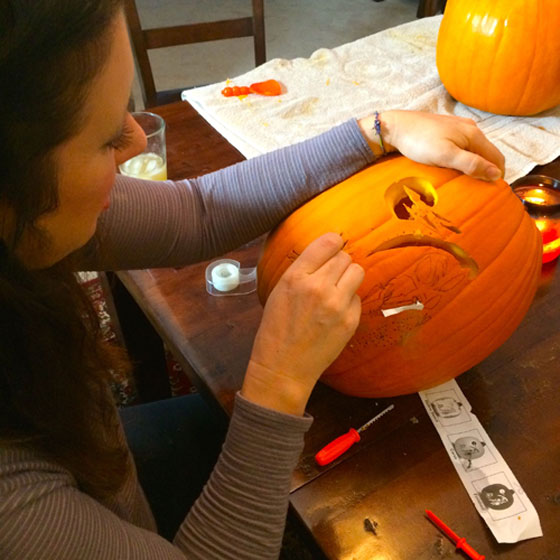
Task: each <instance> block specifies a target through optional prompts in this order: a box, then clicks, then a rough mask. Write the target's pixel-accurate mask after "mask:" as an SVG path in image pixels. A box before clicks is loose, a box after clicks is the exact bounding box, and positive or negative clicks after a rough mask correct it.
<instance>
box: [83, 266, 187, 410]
mask: <svg viewBox="0 0 560 560" xmlns="http://www.w3.org/2000/svg"><path fill="white" fill-rule="evenodd" d="M79 279H80V282H81V283H82V286H83V287H84V289H85V291H86V293H87V295H88V296H89V298H90V300H91V302H92V304H93V307H94V309H95V311H96V313H97V316H98V317H99V323H100V325H101V331H102V333H103V336H104V337H105V339H106V340H108V341H110V342H116V343H119V342H120V340H121V337H120V336H119V335H118V334H117V329H116V327H115V321H114V320H113V318H112V317H111V314H110V313H109V306H108V304H107V297H106V294H105V290H104V286H103V283H102V281H101V278H100V276H99V274H98V273H97V272H80V273H79ZM164 350H165V361H166V369H167V375H168V377H169V386H170V388H171V395H172V396H173V397H176V396H179V395H187V394H189V393H194V392H196V389H195V387H194V385H193V384H192V383H191V382H190V380H189V378H188V377H187V375H186V374H185V372H184V371H183V369H182V368H181V366H180V365H179V363H178V362H177V361H176V360H175V358H174V357H173V355H172V354H171V352H170V351H169V350H168V349H167V348H164ZM111 389H112V391H113V395H114V397H115V401H116V403H117V406H129V405H132V404H137V403H138V393H137V391H136V387H135V385H134V379H133V377H132V376H131V375H129V376H126V375H124V374H122V373H117V372H113V382H112V383H111Z"/></svg>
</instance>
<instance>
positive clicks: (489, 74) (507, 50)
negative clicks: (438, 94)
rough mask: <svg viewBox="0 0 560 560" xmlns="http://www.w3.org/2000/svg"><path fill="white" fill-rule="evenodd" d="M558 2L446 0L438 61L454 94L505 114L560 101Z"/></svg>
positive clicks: (531, 110)
mask: <svg viewBox="0 0 560 560" xmlns="http://www.w3.org/2000/svg"><path fill="white" fill-rule="evenodd" d="M559 28H560V5H559V2H558V0H447V4H446V7H445V12H444V15H443V19H442V22H441V26H440V29H439V34H438V39H437V48H436V64H437V68H438V72H439V76H440V78H441V81H442V82H443V84H444V85H445V88H446V89H447V91H448V92H449V93H450V94H451V96H452V97H454V98H455V99H457V100H458V101H461V102H462V103H464V104H465V105H469V106H470V107H475V108H476V109H481V110H483V111H488V112H491V113H499V114H504V115H533V114H535V113H539V112H541V111H544V110H545V109H549V108H551V107H554V106H556V105H558V104H559V103H560V33H559V32H558V30H559Z"/></svg>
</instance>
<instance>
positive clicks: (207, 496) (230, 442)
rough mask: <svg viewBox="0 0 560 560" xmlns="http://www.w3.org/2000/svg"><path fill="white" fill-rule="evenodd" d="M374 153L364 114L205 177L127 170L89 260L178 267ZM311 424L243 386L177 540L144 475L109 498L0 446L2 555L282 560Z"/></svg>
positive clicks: (266, 222) (229, 242)
mask: <svg viewBox="0 0 560 560" xmlns="http://www.w3.org/2000/svg"><path fill="white" fill-rule="evenodd" d="M373 159H374V156H373V154H372V153H371V151H370V149H369V147H368V145H367V143H366V142H365V140H364V138H363V136H362V135H361V133H360V131H359V128H358V126H357V123H356V122H355V121H349V122H347V123H345V124H343V125H341V126H339V127H336V128H334V129H332V130H331V131H329V132H327V133H325V134H322V135H320V136H318V137H316V138H314V139H312V140H310V141H307V142H304V143H302V144H298V145H295V146H291V147H289V148H285V149H283V150H280V151H277V152H273V153H270V154H267V155H265V156H262V157H258V158H255V159H252V160H249V161H246V162H242V163H240V164H237V165H235V166H232V167H230V168H227V169H224V170H221V171H218V172H216V173H211V174H208V175H206V176H203V177H200V178H197V179H191V180H184V181H176V182H173V181H166V182H155V181H154V182H149V183H147V182H145V181H139V180H135V179H129V178H125V177H120V176H119V177H118V178H117V181H116V184H115V188H114V190H113V195H112V199H111V208H110V210H108V211H107V212H106V213H105V214H104V215H103V218H102V219H101V220H100V223H99V228H98V234H97V235H96V239H95V243H91V244H90V245H89V247H88V250H87V251H85V253H86V259H87V263H86V265H87V267H88V268H90V269H98V270H101V269H130V268H146V267H156V266H179V265H184V264H187V263H190V262H195V261H198V260H202V259H207V258H210V257H213V256H217V255H220V254H223V253H225V252H227V251H228V250H230V249H232V248H234V247H237V246H239V245H241V244H243V243H245V242H247V241H249V240H251V239H253V238H255V237H257V236H259V235H261V234H262V233H264V232H266V231H268V230H269V229H271V227H273V226H274V225H275V224H276V223H278V222H279V221H280V220H281V219H282V218H283V217H285V216H286V215H287V214H288V213H290V212H291V211H292V210H294V209H295V208H296V207H297V206H299V205H300V204H302V203H303V202H305V201H306V200H308V199H309V198H311V197H312V196H314V195H315V194H317V193H319V192H321V191H322V190H324V189H326V188H328V187H330V186H332V185H333V184H335V183H337V182H339V181H341V180H343V179H345V178H346V177H348V176H350V175H352V174H353V173H355V172H357V171H358V170H360V169H361V168H363V167H365V166H366V165H368V164H369V163H371V162H372V161H373ZM115 414H116V409H115ZM310 424H311V418H310V417H296V416H290V415H286V414H281V413H278V412H275V411H272V410H268V409H265V408H262V407H259V406H257V405H255V404H253V403H251V402H249V401H247V400H245V399H244V398H243V397H242V396H241V395H239V394H238V395H237V397H236V401H235V406H234V412H233V415H232V418H231V421H230V426H229V430H228V434H227V437H226V441H225V443H224V446H223V449H222V453H221V455H220V457H219V459H218V463H217V465H216V467H215V468H214V471H213V473H212V475H211V478H210V480H209V482H208V484H207V485H206V487H205V489H204V491H203V493H202V494H201V496H200V497H199V499H198V500H197V502H196V503H195V505H194V506H193V508H192V509H191V511H190V512H189V514H188V516H187V518H186V519H185V521H184V522H183V524H182V525H181V527H180V529H179V531H178V533H177V535H176V536H175V539H174V542H173V543H170V542H168V541H166V540H165V539H163V538H162V537H160V536H158V535H157V534H156V532H155V531H156V527H155V523H154V519H153V517H152V514H151V512H150V510H149V507H148V504H147V502H146V500H145V497H144V495H143V492H142V490H141V488H140V487H139V484H138V481H137V478H136V476H135V475H134V474H133V475H131V477H130V478H129V479H128V480H127V481H126V482H125V484H124V485H123V487H122V488H121V490H120V492H119V493H118V494H117V495H115V496H113V497H112V498H111V499H110V500H108V501H107V502H104V503H101V502H99V501H97V500H95V499H93V498H92V497H90V496H89V495H87V494H85V493H84V492H82V491H80V490H79V489H78V487H77V484H76V480H75V478H74V477H73V476H72V473H71V472H69V471H68V470H66V469H64V468H63V467H61V466H60V465H58V464H57V463H56V461H55V460H51V459H48V458H45V457H42V456H40V455H39V454H38V453H36V452H34V451H33V450H32V449H25V448H23V447H22V448H18V447H9V448H2V447H0V557H1V558H3V559H5V560H15V559H18V560H34V559H38V560H39V559H40V560H45V559H49V560H50V559H52V560H70V559H72V560H78V559H79V560H90V559H91V560H94V559H95V560H108V559H127V560H139V559H146V560H148V559H149V560H157V559H185V558H189V559H204V560H209V559H235V560H241V559H255V560H257V559H258V560H267V559H273V558H277V556H278V553H279V550H280V545H281V540H282V533H283V529H284V521H285V516H286V511H287V506H288V491H289V486H290V479H291V473H292V471H293V469H294V467H295V465H296V463H297V461H298V458H299V455H300V453H301V450H302V447H303V436H304V434H305V432H306V431H307V429H308V428H309V426H310ZM185 484H188V480H186V481H185Z"/></svg>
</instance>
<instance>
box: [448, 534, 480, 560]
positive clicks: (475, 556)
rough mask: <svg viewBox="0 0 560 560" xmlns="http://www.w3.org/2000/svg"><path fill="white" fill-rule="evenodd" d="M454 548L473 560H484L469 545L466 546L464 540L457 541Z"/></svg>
mask: <svg viewBox="0 0 560 560" xmlns="http://www.w3.org/2000/svg"><path fill="white" fill-rule="evenodd" d="M455 546H456V547H457V549H459V550H462V551H463V552H464V553H465V554H466V555H467V556H468V557H469V558H472V559H473V560H484V556H483V555H482V554H479V553H478V552H477V551H476V550H475V549H474V548H473V547H472V546H471V545H470V544H468V543H467V541H466V539H465V538H461V539H459V540H458V541H457V542H456V543H455Z"/></svg>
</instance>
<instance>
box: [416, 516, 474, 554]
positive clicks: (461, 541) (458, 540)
mask: <svg viewBox="0 0 560 560" xmlns="http://www.w3.org/2000/svg"><path fill="white" fill-rule="evenodd" d="M426 515H427V516H428V518H429V519H430V521H432V522H433V523H434V525H435V526H436V527H438V529H441V530H442V531H443V532H444V533H445V534H446V535H447V536H448V537H449V538H450V539H451V540H452V541H453V543H454V544H455V546H456V547H457V548H458V549H459V550H462V551H463V552H464V553H465V554H466V555H467V556H468V557H469V558H472V559H473V560H484V556H483V555H482V554H479V553H478V552H477V551H476V550H475V549H474V548H473V547H472V546H471V545H469V544H467V541H466V539H465V538H464V537H459V535H457V533H455V532H454V531H453V530H452V529H450V528H449V527H448V526H447V525H446V524H445V523H444V522H443V521H442V520H441V519H440V518H439V517H438V516H437V515H435V514H434V513H432V512H431V511H430V510H429V509H427V510H426Z"/></svg>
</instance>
